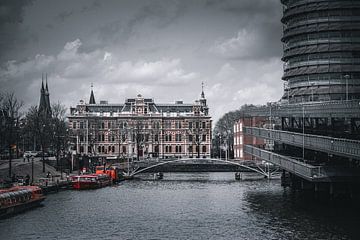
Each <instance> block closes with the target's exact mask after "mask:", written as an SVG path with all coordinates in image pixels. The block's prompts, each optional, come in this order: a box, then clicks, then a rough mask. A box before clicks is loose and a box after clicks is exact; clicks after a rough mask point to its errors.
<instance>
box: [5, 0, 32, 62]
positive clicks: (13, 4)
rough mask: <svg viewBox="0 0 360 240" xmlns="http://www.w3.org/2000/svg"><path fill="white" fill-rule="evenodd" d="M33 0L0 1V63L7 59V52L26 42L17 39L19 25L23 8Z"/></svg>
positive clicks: (22, 39) (21, 20)
mask: <svg viewBox="0 0 360 240" xmlns="http://www.w3.org/2000/svg"><path fill="white" fill-rule="evenodd" d="M32 2H33V0H23V1H14V0H0V36H1V37H0V61H2V60H4V59H5V58H6V57H7V53H8V50H10V49H12V48H14V47H16V46H17V44H19V43H21V42H24V41H26V39H24V38H20V39H19V38H18V37H19V35H18V33H19V25H20V24H21V23H22V22H23V13H24V8H25V7H26V6H28V5H30V4H31V3H32Z"/></svg>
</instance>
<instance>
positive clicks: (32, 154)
mask: <svg viewBox="0 0 360 240" xmlns="http://www.w3.org/2000/svg"><path fill="white" fill-rule="evenodd" d="M38 155H39V152H37V151H26V152H24V158H31V157H37V156H38Z"/></svg>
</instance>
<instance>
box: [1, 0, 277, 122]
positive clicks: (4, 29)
mask: <svg viewBox="0 0 360 240" xmlns="http://www.w3.org/2000/svg"><path fill="white" fill-rule="evenodd" d="M281 15H282V7H281V4H280V0H241V1H239V0H191V1H190V0H152V1H150V0H147V1H146V0H121V1H120V0H113V1H111V0H103V1H99V0H77V1H73V0H62V1H55V0H23V1H14V0H0V36H1V37H0V86H1V88H0V92H3V93H4V92H14V93H15V94H16V96H17V97H18V98H19V99H21V100H23V101H24V103H25V105H24V109H26V108H27V107H29V106H32V105H38V103H39V99H40V87H41V76H42V73H47V75H48V85H49V91H50V99H51V102H52V103H54V102H60V103H62V104H64V105H65V106H66V107H68V108H69V107H70V106H73V107H74V106H76V104H78V103H79V100H81V99H82V100H84V101H86V102H88V101H89V97H90V89H91V84H93V89H94V94H95V99H96V101H97V102H99V101H100V100H107V101H108V102H109V103H123V102H124V101H125V99H126V98H133V97H136V95H137V94H142V95H143V96H144V97H146V98H153V99H154V101H155V102H156V103H168V102H170V103H172V102H175V101H177V100H182V101H184V102H186V103H193V102H194V101H195V100H197V99H199V98H200V93H201V84H202V82H203V83H204V92H205V96H206V98H207V100H208V105H209V108H210V114H211V115H212V117H213V121H214V122H216V120H218V119H219V118H220V117H221V116H222V115H223V114H225V113H226V112H228V111H231V110H236V109H239V108H240V106H241V105H243V104H265V103H266V102H270V101H277V100H279V99H280V98H281V95H282V93H283V81H282V80H281V76H282V72H283V64H282V62H281V59H280V58H281V55H282V44H281V41H280V39H281V36H282V25H281V22H280V19H281Z"/></svg>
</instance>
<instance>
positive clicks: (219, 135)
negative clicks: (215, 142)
mask: <svg viewBox="0 0 360 240" xmlns="http://www.w3.org/2000/svg"><path fill="white" fill-rule="evenodd" d="M218 137H219V159H221V134H220V133H218Z"/></svg>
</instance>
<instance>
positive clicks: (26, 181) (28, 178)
mask: <svg viewBox="0 0 360 240" xmlns="http://www.w3.org/2000/svg"><path fill="white" fill-rule="evenodd" d="M25 185H30V176H29V174H26V176H25Z"/></svg>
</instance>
